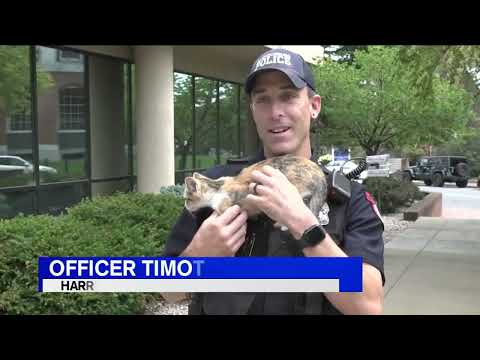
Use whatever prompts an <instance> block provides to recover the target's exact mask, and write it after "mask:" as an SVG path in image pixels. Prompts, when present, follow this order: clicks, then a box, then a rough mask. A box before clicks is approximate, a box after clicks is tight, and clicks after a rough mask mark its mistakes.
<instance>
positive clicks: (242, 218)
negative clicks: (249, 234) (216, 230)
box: [226, 211, 248, 234]
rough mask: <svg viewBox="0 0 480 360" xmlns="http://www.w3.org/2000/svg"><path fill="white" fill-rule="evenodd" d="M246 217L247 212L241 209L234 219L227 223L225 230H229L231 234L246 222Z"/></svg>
mask: <svg viewBox="0 0 480 360" xmlns="http://www.w3.org/2000/svg"><path fill="white" fill-rule="evenodd" d="M247 219H248V216H247V212H246V211H242V212H241V213H240V214H239V215H238V216H237V217H236V218H235V219H233V220H232V222H231V223H230V224H228V225H227V227H226V228H227V231H229V232H230V233H231V234H235V233H236V232H238V231H239V230H240V229H241V228H242V226H244V225H245V224H246V223H247Z"/></svg>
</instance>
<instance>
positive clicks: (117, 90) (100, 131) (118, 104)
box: [89, 56, 128, 195]
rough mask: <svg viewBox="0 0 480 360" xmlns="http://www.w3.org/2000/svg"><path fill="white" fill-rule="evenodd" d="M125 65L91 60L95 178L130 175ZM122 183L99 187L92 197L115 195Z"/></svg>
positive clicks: (92, 140) (107, 60)
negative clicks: (112, 193)
mask: <svg viewBox="0 0 480 360" xmlns="http://www.w3.org/2000/svg"><path fill="white" fill-rule="evenodd" d="M123 76H124V74H123V64H121V63H118V62H115V61H111V60H109V59H106V58H101V57H94V56H92V57H91V58H90V81H89V82H90V117H91V121H90V123H91V136H90V139H91V147H92V179H99V178H112V177H120V176H127V175H128V156H127V152H126V149H127V147H126V146H125V145H126V144H127V143H128V139H127V134H126V131H125V130H126V126H125V121H124V120H125V114H124V104H125V102H124V83H123V80H124V78H123ZM116 186H118V183H109V184H102V185H100V184H97V185H96V186H95V187H92V194H93V195H97V194H98V193H105V192H111V191H113V190H114V189H112V187H115V188H116Z"/></svg>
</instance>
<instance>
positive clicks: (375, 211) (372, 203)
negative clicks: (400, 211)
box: [364, 191, 383, 223]
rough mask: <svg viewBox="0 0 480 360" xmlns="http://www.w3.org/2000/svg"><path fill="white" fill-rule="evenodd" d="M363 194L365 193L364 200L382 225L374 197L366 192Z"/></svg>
mask: <svg viewBox="0 0 480 360" xmlns="http://www.w3.org/2000/svg"><path fill="white" fill-rule="evenodd" d="M364 193H365V199H366V200H367V201H368V203H369V204H370V206H371V207H372V210H373V212H374V213H375V214H377V216H378V217H379V218H380V220H381V221H382V223H383V219H382V215H380V210H378V207H377V202H376V201H375V199H374V197H373V196H372V194H370V193H369V192H368V191H365V192H364Z"/></svg>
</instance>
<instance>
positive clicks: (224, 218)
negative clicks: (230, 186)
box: [187, 205, 247, 257]
mask: <svg viewBox="0 0 480 360" xmlns="http://www.w3.org/2000/svg"><path fill="white" fill-rule="evenodd" d="M246 233H247V213H246V212H245V211H241V210H240V207H239V206H238V205H234V206H232V207H230V208H228V209H227V210H226V211H225V212H224V213H223V214H222V215H218V214H217V213H216V212H213V213H212V215H210V216H209V217H208V218H207V219H206V220H205V221H204V222H203V224H202V226H200V228H199V229H198V231H197V233H196V234H195V236H194V237H193V239H192V242H191V243H190V245H189V249H188V250H189V251H188V252H187V253H188V255H189V256H194V257H201V256H235V253H236V252H237V251H238V249H239V248H240V246H242V244H243V243H244V242H245V235H246Z"/></svg>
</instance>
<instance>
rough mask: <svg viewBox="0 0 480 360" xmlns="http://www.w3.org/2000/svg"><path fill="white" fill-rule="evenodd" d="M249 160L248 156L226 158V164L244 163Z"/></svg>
mask: <svg viewBox="0 0 480 360" xmlns="http://www.w3.org/2000/svg"><path fill="white" fill-rule="evenodd" d="M249 162H250V158H231V159H227V164H228V165H245V164H248V163H249Z"/></svg>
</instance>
